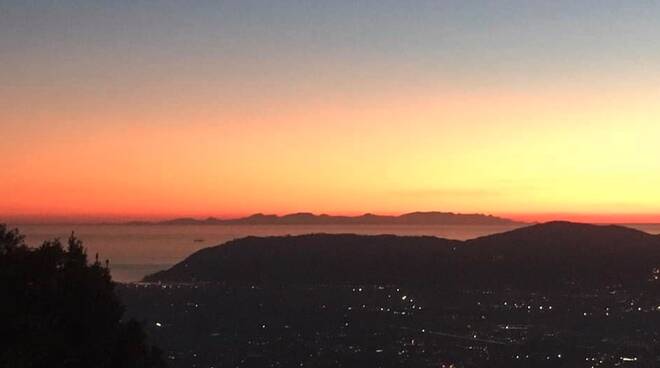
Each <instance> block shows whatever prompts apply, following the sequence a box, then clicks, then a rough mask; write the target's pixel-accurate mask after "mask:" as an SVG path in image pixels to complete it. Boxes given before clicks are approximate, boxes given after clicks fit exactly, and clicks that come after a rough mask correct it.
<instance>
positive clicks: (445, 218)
mask: <svg viewBox="0 0 660 368" xmlns="http://www.w3.org/2000/svg"><path fill="white" fill-rule="evenodd" d="M128 224H132V225H516V224H520V225H522V224H523V223H521V222H516V221H513V220H509V219H505V218H501V217H496V216H491V215H483V214H458V213H451V212H412V213H407V214H403V215H400V216H383V215H374V214H370V213H367V214H364V215H361V216H330V215H326V214H321V215H315V214H313V213H308V212H301V213H292V214H288V215H283V216H277V215H266V214H261V213H257V214H254V215H251V216H247V217H242V218H236V219H218V218H215V217H209V218H207V219H203V220H198V219H194V218H189V217H186V218H178V219H172V220H166V221H160V222H144V221H133V222H129V223H128Z"/></svg>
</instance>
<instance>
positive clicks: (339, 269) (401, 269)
mask: <svg viewBox="0 0 660 368" xmlns="http://www.w3.org/2000/svg"><path fill="white" fill-rule="evenodd" d="M657 267H660V237H658V236H654V235H650V234H647V233H644V232H642V231H638V230H633V229H629V228H626V227H622V226H598V225H589V224H577V223H569V222H550V223H545V224H538V225H532V226H528V227H525V228H521V229H516V230H513V231H509V232H505V233H500V234H495V235H490V236H485V237H481V238H477V239H472V240H468V241H456V240H447V239H442V238H436V237H411V236H394V235H378V236H366V235H350V234H341V235H330V234H311V235H302V236H276V237H264V238H260V237H247V238H243V239H237V240H233V241H230V242H228V243H225V244H224V245H220V246H216V247H211V248H206V249H202V250H200V251H198V252H196V253H194V254H193V255H191V256H190V257H188V258H187V259H185V260H184V261H182V262H181V263H179V264H177V265H175V266H173V267H172V268H170V269H169V270H166V271H161V272H158V273H156V274H153V275H150V276H147V277H146V278H145V281H167V282H170V281H171V282H194V281H222V282H238V283H280V284H295V283H298V284H305V283H326V284H346V283H349V284H350V283H377V284H384V283H385V284H386V283H412V284H433V285H442V286H444V287H468V286H487V285H510V286H513V287H548V288H558V287H566V286H570V285H571V284H573V283H581V284H590V285H608V284H612V283H614V284H624V283H625V284H640V283H645V282H647V281H648V279H649V278H650V277H651V274H652V272H653V270H654V269H655V268H657Z"/></svg>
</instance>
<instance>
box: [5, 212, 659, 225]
mask: <svg viewBox="0 0 660 368" xmlns="http://www.w3.org/2000/svg"><path fill="white" fill-rule="evenodd" d="M433 212H436V213H448V214H449V213H451V214H456V215H483V216H493V217H498V218H503V219H507V220H512V221H516V222H523V223H544V222H552V221H569V222H582V223H593V224H660V213H607V212H601V213H589V212H560V211H558V212H529V213H506V212H492V213H490V212H483V211H467V212H460V211H446V210H426V211H424V210H417V211H406V212H395V211H382V212H379V211H365V212H357V211H345V212H332V211H328V212H313V211H293V212H266V211H264V212H251V213H246V214H238V215H234V214H224V215H213V214H179V215H177V214H159V215H156V214H145V215H136V214H16V215H9V216H2V217H0V223H6V224H10V223H11V224H16V225H72V224H78V225H101V224H107V225H113V224H115V225H121V224H125V223H127V222H161V221H168V220H175V219H183V218H191V219H195V220H205V219H209V218H214V219H218V220H236V219H243V218H247V217H250V216H254V215H259V214H261V215H266V216H271V215H274V216H278V217H282V216H286V215H293V214H312V215H315V216H321V215H327V216H336V217H340V216H345V217H360V216H364V215H376V216H394V217H397V216H402V215H406V214H411V213H433ZM3 217H4V218H3Z"/></svg>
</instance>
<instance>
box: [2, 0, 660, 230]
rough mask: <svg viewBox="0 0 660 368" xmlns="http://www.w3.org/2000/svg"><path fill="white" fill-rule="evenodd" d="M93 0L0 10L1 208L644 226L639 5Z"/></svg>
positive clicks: (650, 113) (655, 172)
mask: <svg viewBox="0 0 660 368" xmlns="http://www.w3.org/2000/svg"><path fill="white" fill-rule="evenodd" d="M110 3H114V2H107V3H104V2H99V3H97V2H75V1H63V2H58V4H59V5H58V6H57V7H55V6H53V7H52V8H48V7H45V8H46V9H44V8H39V9H37V8H36V7H35V6H34V5H30V4H32V3H30V2H28V3H27V4H21V3H18V4H14V5H6V6H5V5H3V7H4V8H5V9H3V11H2V12H0V51H1V53H0V54H1V56H0V58H2V63H0V127H1V128H2V137H3V142H2V144H1V145H0V157H2V162H3V165H2V170H1V174H0V192H1V193H2V194H3V198H2V201H0V220H4V219H10V220H26V221H29V220H39V221H55V220H58V221H59V220H62V219H66V220H83V219H86V220H94V221H96V220H114V219H157V218H167V217H175V216H219V217H227V216H240V215H245V214H249V213H254V212H267V213H278V214H282V213H288V212H296V211H311V212H315V213H321V212H324V213H330V214H361V213H364V212H374V213H381V214H398V213H403V212H410V211H422V210H439V211H454V212H480V213H492V214H496V215H503V216H510V217H514V218H518V219H524V220H549V219H556V218H563V219H575V220H580V221H598V222H660V143H659V142H660V51H659V50H660V49H658V47H657V39H658V38H660V21H658V19H660V9H659V8H658V6H656V5H652V4H648V3H644V4H639V5H636V4H634V3H627V5H624V4H620V3H618V2H611V3H610V2H609V1H604V2H602V3H599V4H601V5H599V7H598V9H595V8H593V7H590V6H589V5H590V4H591V5H593V3H592V2H589V1H585V2H581V4H574V3H573V2H563V1H559V2H556V3H555V2H553V4H545V2H507V3H506V4H507V5H506V6H501V4H500V6H498V7H492V6H490V5H488V3H487V2H451V1H450V2H424V1H420V2H419V3H418V5H419V6H415V7H412V6H408V7H406V6H405V5H403V2H401V3H399V2H389V1H384V2H383V1H379V2H370V1H365V2H360V3H359V4H355V3H353V2H343V1H338V2H333V4H325V5H320V4H315V5H312V4H301V3H299V2H295V1H284V2H281V3H278V4H277V6H275V5H273V4H270V2H269V3H259V2H257V3H253V2H249V1H246V2H194V3H193V4H194V5H184V4H183V3H178V2H167V1H165V2H159V3H158V5H156V6H153V5H154V4H151V5H152V6H149V7H147V6H146V5H144V4H143V3H140V2H135V3H133V2H126V3H124V2H117V3H116V4H110ZM239 18H240V19H241V21H240V22H239V21H238V20H237V19H239Z"/></svg>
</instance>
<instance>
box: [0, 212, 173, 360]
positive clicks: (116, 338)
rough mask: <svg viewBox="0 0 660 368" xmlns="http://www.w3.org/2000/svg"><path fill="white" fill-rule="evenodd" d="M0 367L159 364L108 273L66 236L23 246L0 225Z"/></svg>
mask: <svg viewBox="0 0 660 368" xmlns="http://www.w3.org/2000/svg"><path fill="white" fill-rule="evenodd" d="M0 301H1V302H0V367H15V368H23V367H25V368H27V367H34V368H38V367H71V368H75V367H128V368H133V367H134V368H151V367H162V366H164V362H163V360H162V358H161V354H160V350H158V349H157V348H154V347H151V346H149V345H148V344H147V343H146V336H145V333H144V331H143V329H142V327H141V326H140V325H139V323H137V322H136V321H133V320H130V321H125V322H124V321H122V315H123V313H124V308H123V306H122V304H121V303H120V301H119V299H118V297H117V295H116V294H115V292H114V283H113V282H112V279H111V277H110V272H109V270H108V268H107V266H106V267H103V266H101V264H100V263H99V261H98V257H97V259H96V261H95V262H94V263H91V264H89V263H88V260H87V255H86V253H85V248H84V247H83V244H82V242H81V241H80V240H79V239H78V238H76V237H75V235H74V234H71V236H70V237H69V239H68V242H67V248H66V250H65V249H64V247H63V246H62V243H61V241H60V240H59V239H54V240H51V241H46V242H44V243H43V244H42V245H41V246H40V247H38V248H29V247H28V246H27V245H26V244H25V240H24V237H23V236H22V235H21V234H20V233H19V232H18V230H16V229H13V230H8V229H7V227H6V225H3V224H0Z"/></svg>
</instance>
